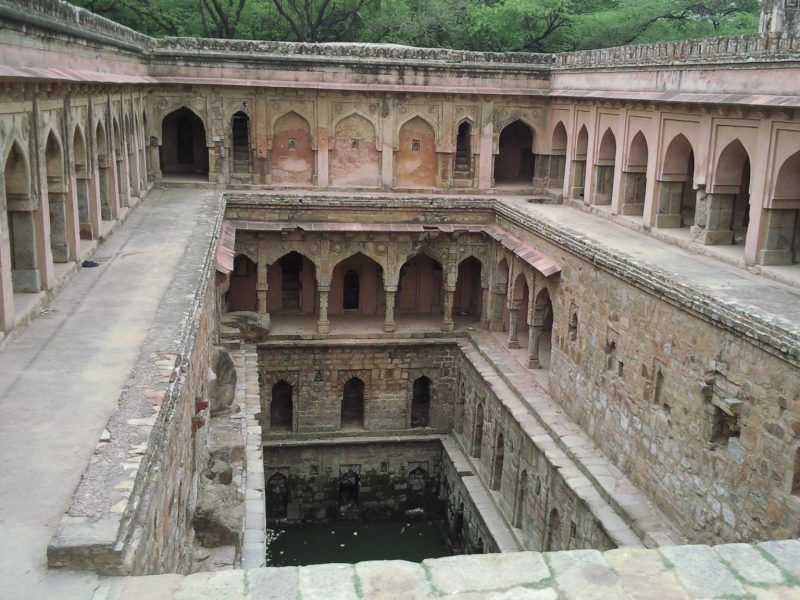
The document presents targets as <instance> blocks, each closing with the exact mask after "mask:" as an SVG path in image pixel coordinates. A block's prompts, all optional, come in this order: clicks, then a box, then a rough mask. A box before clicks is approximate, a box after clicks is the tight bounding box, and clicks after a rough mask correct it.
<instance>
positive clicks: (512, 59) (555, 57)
mask: <svg viewBox="0 0 800 600" xmlns="http://www.w3.org/2000/svg"><path fill="white" fill-rule="evenodd" d="M0 19H1V20H3V21H5V22H8V23H11V24H13V23H19V24H22V25H33V26H35V27H37V28H39V29H41V30H45V31H53V32H57V33H62V34H67V35H69V36H72V37H73V38H75V39H77V40H86V41H90V42H95V43H97V42H99V43H102V44H106V45H109V46H112V47H117V48H120V49H124V50H127V51H133V52H137V53H141V54H143V55H155V56H158V57H163V58H165V59H169V58H170V57H195V58H196V59H198V60H204V59H209V58H210V59H214V58H220V57H226V56H227V57H237V56H242V57H246V58H247V59H248V60H251V61H253V60H254V61H286V60H297V61H310V60H314V61H323V62H328V63H336V62H339V63H344V64H349V65H352V64H357V63H359V62H367V63H390V64H391V63H394V64H398V63H399V64H409V63H411V64H419V65H426V64H428V65H435V66H437V67H447V66H451V65H452V66H462V67H469V68H480V67H481V66H483V65H485V66H504V65H513V66H514V67H516V68H522V69H525V68H527V69H535V70H537V71H539V70H548V69H550V70H555V71H559V70H570V69H604V68H619V67H635V66H651V65H652V66H655V65H681V64H688V65H694V64H736V63H757V62H781V61H797V60H800V39H798V38H795V36H794V35H790V34H780V33H777V34H760V33H753V34H746V35H738V36H721V37H712V38H701V39H689V40H678V41H673V42H661V43H651V44H638V45H629V46H618V47H615V48H603V49H597V50H582V51H576V52H563V53H559V54H543V53H530V52H473V51H467V50H451V49H447V48H418V47H412V46H402V45H398V44H359V43H336V42H325V43H300V42H276V41H255V40H222V39H206V38H189V37H165V38H161V39H156V38H152V37H150V36H147V35H144V34H141V33H138V32H136V31H134V30H132V29H130V28H128V27H124V26H122V25H120V24H118V23H115V22H114V21H111V20H109V19H106V18H104V17H101V16H99V15H96V14H94V13H92V12H90V11H88V10H85V9H83V8H78V7H76V6H73V5H71V4H69V3H68V2H64V1H63V0H0Z"/></svg>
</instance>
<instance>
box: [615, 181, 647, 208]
mask: <svg viewBox="0 0 800 600" xmlns="http://www.w3.org/2000/svg"><path fill="white" fill-rule="evenodd" d="M646 187H647V174H646V173H623V174H622V194H621V199H620V207H619V213H620V214H621V215H643V214H644V196H645V190H646Z"/></svg>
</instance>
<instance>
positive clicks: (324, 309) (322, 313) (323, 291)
mask: <svg viewBox="0 0 800 600" xmlns="http://www.w3.org/2000/svg"><path fill="white" fill-rule="evenodd" d="M329 291H330V288H328V287H322V286H320V288H319V320H318V321H317V333H330V331H331V324H330V322H329V321H328V292H329Z"/></svg>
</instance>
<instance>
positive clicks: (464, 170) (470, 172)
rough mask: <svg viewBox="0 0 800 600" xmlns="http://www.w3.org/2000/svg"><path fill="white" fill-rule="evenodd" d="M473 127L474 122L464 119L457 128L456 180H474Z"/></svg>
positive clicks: (454, 168) (454, 170)
mask: <svg viewBox="0 0 800 600" xmlns="http://www.w3.org/2000/svg"><path fill="white" fill-rule="evenodd" d="M472 127H473V126H472V121H471V120H470V119H468V118H466V117H464V118H463V119H461V121H460V122H459V124H458V127H457V128H456V155H455V165H454V167H453V178H454V179H460V180H464V179H472V177H473V176H474V165H473V155H474V152H473V149H472Z"/></svg>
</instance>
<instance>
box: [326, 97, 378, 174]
mask: <svg viewBox="0 0 800 600" xmlns="http://www.w3.org/2000/svg"><path fill="white" fill-rule="evenodd" d="M329 171H330V182H331V185H333V186H338V187H377V186H378V185H380V181H381V153H380V152H379V151H378V149H377V147H376V139H375V126H374V125H373V124H372V122H371V121H369V120H368V119H366V118H365V117H363V116H362V115H360V114H357V113H354V114H351V115H349V116H347V117H345V118H343V119H341V120H339V121H338V122H337V123H336V127H335V129H334V133H333V140H332V141H331V149H330V154H329Z"/></svg>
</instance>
